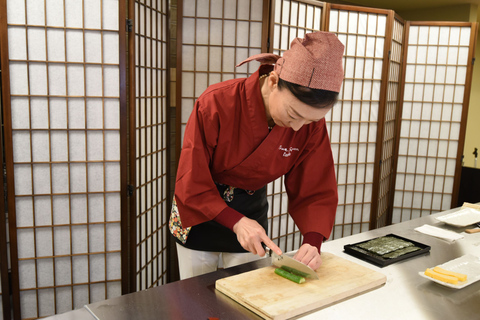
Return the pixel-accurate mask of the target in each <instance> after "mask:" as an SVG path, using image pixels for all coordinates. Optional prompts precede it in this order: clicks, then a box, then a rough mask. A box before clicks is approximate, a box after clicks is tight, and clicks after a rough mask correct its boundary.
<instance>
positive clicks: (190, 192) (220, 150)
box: [175, 66, 338, 247]
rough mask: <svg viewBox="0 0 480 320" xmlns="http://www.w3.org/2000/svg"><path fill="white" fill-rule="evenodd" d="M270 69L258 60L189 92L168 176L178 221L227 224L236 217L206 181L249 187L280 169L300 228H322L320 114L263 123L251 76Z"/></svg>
mask: <svg viewBox="0 0 480 320" xmlns="http://www.w3.org/2000/svg"><path fill="white" fill-rule="evenodd" d="M270 69H271V66H261V67H260V69H259V70H257V71H256V72H255V73H254V74H252V75H251V76H250V77H248V78H241V79H232V80H228V81H225V82H221V83H218V84H214V85H212V86H210V87H209V88H207V90H206V91H205V92H204V93H203V94H202V95H201V96H200V97H199V98H198V99H197V101H196V103H195V107H194V109H193V112H192V114H191V115H190V118H189V120H188V123H187V126H186V128H185V136H184V142H183V148H182V152H181V156H180V161H179V166H178V172H177V179H176V184H175V199H176V202H177V206H178V211H179V214H180V217H181V221H182V225H183V227H184V228H186V227H189V226H194V225H196V224H199V223H202V222H205V221H208V220H215V221H217V222H220V223H221V224H223V225H225V226H227V227H229V228H230V229H232V228H233V225H234V224H235V223H236V222H237V221H238V220H240V218H241V217H242V215H241V214H240V213H239V212H237V211H235V210H233V209H231V208H229V207H228V206H227V204H226V203H225V201H224V200H223V199H222V197H221V196H220V195H219V193H218V190H217V188H216V186H215V183H214V181H215V182H218V183H222V184H225V185H229V186H233V187H237V188H241V189H246V190H257V189H260V188H261V187H263V186H264V185H266V184H268V183H269V182H271V181H273V180H275V179H277V178H279V177H281V176H283V175H285V187H286V190H287V194H288V200H289V206H288V210H289V214H290V215H291V217H292V218H293V220H294V221H295V224H296V225H297V226H298V228H299V229H300V232H301V233H302V234H303V235H304V236H305V235H306V234H307V233H313V235H314V236H315V235H316V236H319V235H318V234H320V235H322V236H323V237H324V238H325V239H327V238H328V237H329V236H330V232H331V230H332V227H333V224H334V221H335V213H336V207H337V202H338V196H337V184H336V178H335V170H334V164H333V157H332V151H331V147H330V141H329V138H328V133H327V129H326V125H325V120H324V119H323V120H321V121H319V122H316V123H310V124H308V125H305V126H303V127H302V128H301V129H300V130H298V131H297V132H295V131H294V130H293V129H291V128H283V127H280V126H275V127H273V129H272V130H271V131H269V128H268V124H267V119H266V114H265V107H264V104H263V100H262V97H261V92H260V85H259V80H258V78H259V75H260V74H264V73H267V72H268V71H270ZM310 236H312V234H310ZM310 238H311V237H310ZM314 238H316V239H318V237H314ZM312 239H313V238H312ZM305 240H307V236H306V237H305ZM322 240H323V239H322ZM317 241H318V240H317ZM304 242H305V241H304ZM307 242H308V241H307ZM310 242H316V241H315V240H311V241H310ZM320 242H321V241H320ZM311 244H313V243H311ZM313 245H317V247H319V244H318V243H317V244H313Z"/></svg>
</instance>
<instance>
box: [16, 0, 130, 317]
mask: <svg viewBox="0 0 480 320" xmlns="http://www.w3.org/2000/svg"><path fill="white" fill-rule="evenodd" d="M7 4H8V5H7V8H8V10H7V20H8V22H7V23H8V36H9V59H10V63H9V67H10V79H11V81H10V84H11V92H10V93H11V117H12V118H11V123H12V140H13V141H12V144H13V150H11V151H10V152H11V153H10V154H11V156H12V158H13V168H8V169H12V170H13V172H14V175H15V188H14V189H13V188H11V189H10V192H11V193H12V194H14V197H13V198H10V199H14V202H15V217H16V225H17V230H16V231H15V232H16V238H17V247H18V261H15V262H12V264H13V263H15V264H17V265H18V274H19V286H20V293H17V294H19V296H20V304H21V317H22V319H33V318H38V317H45V316H49V315H52V314H54V313H62V312H66V311H68V310H71V309H74V308H79V307H82V306H83V305H85V304H88V303H92V302H95V301H100V300H105V299H107V298H111V297H115V296H119V295H120V294H121V274H120V270H121V264H120V254H121V253H120V239H121V234H120V154H119V150H120V112H119V108H120V101H119V95H120V92H119V90H120V89H119V82H120V80H119V52H118V50H119V49H118V45H119V6H121V5H124V3H123V2H122V1H120V2H119V1H113V0H86V1H84V2H72V1H65V2H64V1H7ZM7 152H8V151H7ZM9 187H11V186H9Z"/></svg>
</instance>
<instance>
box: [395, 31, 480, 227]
mask: <svg viewBox="0 0 480 320" xmlns="http://www.w3.org/2000/svg"><path fill="white" fill-rule="evenodd" d="M469 30H470V28H469V27H456V26H411V27H410V30H409V39H408V45H409V47H408V50H407V54H408V56H407V66H406V75H405V79H406V85H405V93H404V106H403V107H404V109H403V115H402V127H401V131H400V149H399V152H400V154H408V155H409V157H408V158H406V159H404V158H402V157H399V161H398V166H397V183H396V192H395V201H394V202H395V206H396V209H395V210H394V217H393V220H394V221H397V222H401V221H405V220H410V219H412V218H415V217H416V216H418V215H426V214H431V213H434V212H437V211H442V210H447V209H450V206H451V199H452V193H453V180H454V178H453V177H454V175H455V164H456V157H457V147H458V139H459V136H460V130H461V127H460V121H461V113H462V103H463V94H464V90H465V83H466V74H467V72H466V71H467V68H466V64H467V60H468V59H467V57H468V51H469V48H468V45H469V41H470V40H469V34H470V31H469ZM418 138H419V139H418ZM405 173H411V174H413V175H412V176H411V175H405ZM412 177H414V178H412ZM399 180H400V181H399ZM413 189H415V190H417V191H418V192H416V193H415V194H414V195H413V196H412V194H411V192H410V190H413ZM400 199H404V200H403V203H401V201H400ZM419 199H420V200H419Z"/></svg>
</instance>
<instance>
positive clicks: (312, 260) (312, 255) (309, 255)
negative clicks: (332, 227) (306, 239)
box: [293, 243, 322, 270]
mask: <svg viewBox="0 0 480 320" xmlns="http://www.w3.org/2000/svg"><path fill="white" fill-rule="evenodd" d="M293 258H294V259H295V260H298V261H300V262H302V263H304V264H306V265H307V266H309V267H310V268H312V269H313V270H317V269H318V268H319V267H320V265H321V264H322V258H320V253H319V252H318V249H317V248H316V247H314V246H312V245H309V244H308V243H304V244H303V245H302V246H301V247H300V249H298V251H297V253H295V255H294V256H293Z"/></svg>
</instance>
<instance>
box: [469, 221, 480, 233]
mask: <svg viewBox="0 0 480 320" xmlns="http://www.w3.org/2000/svg"><path fill="white" fill-rule="evenodd" d="M475 225H476V226H477V227H478V228H476V229H467V230H465V232H466V233H477V232H480V222H478V223H476V224H475Z"/></svg>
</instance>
